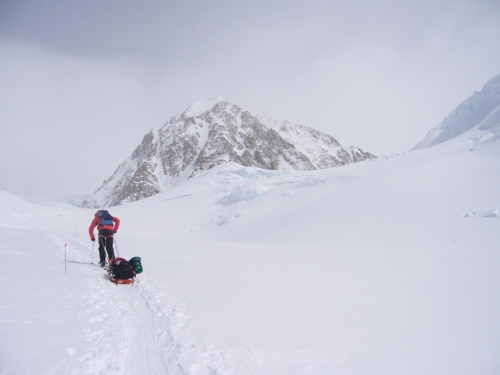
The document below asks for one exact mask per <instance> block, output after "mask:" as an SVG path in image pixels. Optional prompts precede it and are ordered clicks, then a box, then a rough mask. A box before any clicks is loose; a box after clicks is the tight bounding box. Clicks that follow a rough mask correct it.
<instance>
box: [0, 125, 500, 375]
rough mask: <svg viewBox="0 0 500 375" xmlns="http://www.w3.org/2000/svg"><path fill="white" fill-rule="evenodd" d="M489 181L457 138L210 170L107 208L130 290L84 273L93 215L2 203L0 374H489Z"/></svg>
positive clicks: (493, 146) (494, 332)
mask: <svg viewBox="0 0 500 375" xmlns="http://www.w3.org/2000/svg"><path fill="white" fill-rule="evenodd" d="M498 170H500V148H499V147H498V144H497V143H495V142H490V143H488V142H486V143H484V142H480V143H477V140H471V137H470V134H469V133H467V134H462V135H461V136H459V137H456V138H455V139H453V140H451V141H449V142H446V143H443V144H440V145H437V146H436V147H432V148H429V149H425V150H420V151H413V152H409V153H406V154H403V155H399V156H397V157H392V158H385V159H379V160H375V161H365V162H362V163H357V164H352V165H347V166H344V167H340V168H332V169H323V170H312V171H273V170H267V169H262V168H256V167H243V166H241V165H239V164H237V163H234V162H233V163H226V164H220V165H218V166H216V167H214V168H212V169H210V170H208V171H205V172H202V173H199V174H198V175H196V176H195V177H193V178H191V179H189V180H188V181H186V182H185V183H183V184H180V185H178V186H174V187H172V188H171V189H169V190H168V191H165V192H163V193H160V194H157V195H154V196H152V197H149V198H147V199H143V200H140V201H137V202H133V203H130V204H127V205H121V206H118V207H114V208H112V209H111V212H112V214H113V215H115V216H118V217H119V218H120V219H121V229H120V231H119V232H118V234H117V238H116V239H117V243H118V245H119V252H120V255H122V256H124V257H126V258H131V257H132V256H140V257H142V260H143V266H144V273H143V274H141V275H140V276H139V277H138V282H137V283H136V285H134V286H133V287H129V286H115V285H113V284H111V283H110V282H109V281H108V280H107V279H106V274H105V273H104V272H103V271H102V270H101V269H99V268H98V267H95V266H93V265H91V264H90V262H91V261H92V259H93V260H94V262H95V261H96V259H97V252H96V249H95V248H94V249H93V248H92V243H91V242H90V240H89V238H88V234H87V233H86V229H87V226H88V225H89V224H90V221H91V219H92V217H93V213H94V210H91V209H83V208H76V207H72V206H70V205H67V204H62V203H51V204H44V205H42V204H35V203H33V202H29V201H26V200H24V199H21V198H19V197H16V196H14V195H12V194H10V193H8V192H3V191H0V253H1V255H2V264H3V268H2V272H1V273H0V292H1V295H2V304H1V305H0V370H1V371H0V372H1V373H5V374H28V373H33V374H34V373H36V374H116V375H118V374H120V375H128V374H134V375H135V374H141V375H142V374H167V373H168V374H169V375H205V374H214V375H215V374H217V375H229V374H252V375H253V374H266V375H296V374H297V375H298V374H301V375H305V374H320V375H331V374H351V375H358V374H359V375H364V374H373V375H379V374H380V375H400V374H453V375H469V374H482V375H495V374H498V373H499V372H500V360H499V358H500V341H499V340H498V337H500V321H499V319H498V316H499V315H500V301H499V299H498V296H499V295H500V272H499V270H500V251H499V249H500V242H499V237H498V230H499V225H500V216H499V215H500V200H499V198H498V188H499V186H500V174H498V173H497V171H498ZM65 244H67V246H66V249H67V260H68V261H67V273H65V272H64V249H65V246H64V245H65ZM92 250H93V251H92ZM27 353H29V355H28V354H27Z"/></svg>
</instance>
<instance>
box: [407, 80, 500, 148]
mask: <svg viewBox="0 0 500 375" xmlns="http://www.w3.org/2000/svg"><path fill="white" fill-rule="evenodd" d="M472 128H477V129H478V130H479V131H480V132H479V134H480V135H479V136H478V138H477V139H476V141H480V142H487V141H489V140H491V139H492V138H494V139H498V138H499V129H500V74H498V75H497V76H495V77H493V78H492V79H490V80H489V81H488V82H487V83H486V84H485V85H484V87H483V88H482V89H481V91H479V92H475V93H474V94H473V95H472V96H471V97H469V98H468V99H467V100H465V101H464V102H462V103H461V104H460V105H459V106H458V107H457V108H455V109H454V110H453V112H451V114H450V115H449V116H448V117H446V118H445V119H444V120H443V122H441V124H439V125H438V126H437V127H436V128H434V129H433V130H431V131H430V132H429V133H428V134H427V136H426V137H425V138H424V139H423V140H422V141H420V142H419V143H418V144H417V145H416V146H415V147H414V148H413V149H414V150H420V149H424V148H427V147H431V146H435V145H437V144H440V143H443V142H446V141H448V140H450V139H453V138H455V137H458V136H459V135H461V134H463V133H465V132H467V131H469V130H471V129H472ZM481 132H482V133H481Z"/></svg>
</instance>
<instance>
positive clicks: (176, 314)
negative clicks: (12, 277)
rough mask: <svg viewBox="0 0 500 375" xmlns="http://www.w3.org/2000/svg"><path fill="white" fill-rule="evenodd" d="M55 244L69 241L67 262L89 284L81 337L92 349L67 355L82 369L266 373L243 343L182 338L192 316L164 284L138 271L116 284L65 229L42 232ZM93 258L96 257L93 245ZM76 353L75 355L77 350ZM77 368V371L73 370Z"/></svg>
mask: <svg viewBox="0 0 500 375" xmlns="http://www.w3.org/2000/svg"><path fill="white" fill-rule="evenodd" d="M46 233H47V234H48V235H49V236H50V238H51V239H52V241H53V242H54V243H55V244H56V245H57V246H59V247H63V246H64V244H67V257H68V261H70V262H71V260H70V259H74V261H72V262H73V263H77V264H79V265H81V267H75V266H72V267H71V272H75V270H77V271H78V272H79V273H80V274H82V279H84V280H85V281H86V282H87V285H88V287H89V288H90V289H91V291H92V292H91V293H90V297H89V298H88V300H87V301H86V303H87V305H89V306H90V308H91V309H92V310H93V312H94V314H93V317H92V318H90V319H89V327H91V328H85V329H83V330H82V332H81V337H82V338H83V339H84V340H85V341H87V342H90V343H92V345H91V347H90V350H88V351H87V352H85V353H79V352H78V353H77V351H76V350H75V349H74V348H67V349H66V351H67V352H68V354H70V355H72V356H74V357H75V359H76V360H77V361H79V362H82V363H83V368H84V372H83V373H84V374H103V375H104V374H116V375H118V374H120V375H123V374H151V375H153V374H171V375H229V374H264V373H263V372H262V371H263V370H262V369H259V368H256V366H255V365H254V363H255V361H254V359H253V356H252V353H251V352H250V350H249V349H247V348H245V347H234V348H218V347H216V346H215V345H212V344H210V343H203V342H195V341H194V340H191V339H189V338H187V339H186V338H183V337H184V336H186V335H185V332H186V331H187V332H188V331H189V329H190V327H189V320H190V318H189V317H188V316H187V315H186V314H185V313H184V306H183V304H182V303H180V302H179V301H175V300H174V299H173V298H169V297H167V296H166V294H165V293H161V292H159V291H161V290H164V288H163V286H162V285H159V283H156V282H155V281H154V280H149V279H148V278H147V276H146V275H139V276H138V278H137V279H136V281H135V283H134V284H133V285H131V286H130V285H114V284H113V283H111V282H110V281H109V277H108V275H107V273H105V272H104V270H102V269H101V268H100V267H99V266H97V264H92V263H91V262H89V259H90V258H91V251H92V250H91V248H90V246H89V245H88V243H87V242H86V241H85V243H84V242H83V241H81V240H78V239H75V238H72V237H71V236H69V235H68V234H66V233H64V232H46ZM94 246H95V247H94V258H95V259H94V262H95V263H97V262H98V258H97V257H98V255H96V254H97V244H95V245H94ZM77 354H78V355H77ZM72 373H79V372H72Z"/></svg>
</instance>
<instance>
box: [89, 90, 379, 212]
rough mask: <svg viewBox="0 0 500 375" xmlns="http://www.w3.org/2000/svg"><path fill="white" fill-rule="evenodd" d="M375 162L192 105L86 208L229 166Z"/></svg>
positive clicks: (213, 104)
mask: <svg viewBox="0 0 500 375" xmlns="http://www.w3.org/2000/svg"><path fill="white" fill-rule="evenodd" d="M372 158H375V156H374V155H372V154H370V153H368V152H364V151H363V150H361V149H359V148H356V147H350V148H348V149H346V148H343V147H342V146H341V145H340V144H339V142H338V141H337V140H336V139H335V138H333V137H332V136H330V135H327V134H325V133H322V132H320V131H318V130H314V129H312V128H309V127H306V126H301V125H294V124H292V123H290V122H288V121H277V120H274V119H272V118H269V117H268V116H266V115H263V114H257V113H254V112H250V111H248V110H245V109H242V108H240V107H239V106H237V105H235V104H233V103H230V102H228V101H227V100H225V99H223V98H213V99H209V100H204V101H200V102H197V103H195V104H193V105H192V106H190V107H189V108H187V109H186V110H185V111H183V112H181V113H179V114H178V115H176V116H174V117H172V118H171V119H170V120H169V121H168V122H167V123H166V124H165V125H163V126H162V127H161V128H159V129H153V130H151V131H150V132H149V133H147V134H146V135H145V136H144V138H143V140H142V142H141V143H140V144H139V145H138V146H137V148H136V149H135V150H134V151H133V152H132V155H131V156H130V157H129V158H128V159H127V160H125V161H124V162H123V163H122V164H120V166H119V167H118V168H117V170H116V171H115V172H114V173H113V175H112V176H111V177H110V178H108V179H107V180H106V181H105V182H104V183H103V184H102V185H101V186H100V187H99V188H98V189H97V191H96V192H95V193H94V194H92V196H91V197H90V198H89V199H88V200H86V201H85V202H84V203H83V206H84V207H103V206H116V205H120V204H123V203H126V202H132V201H136V200H139V199H144V198H147V197H150V196H152V195H155V194H158V193H160V192H162V191H165V190H166V189H169V188H170V187H172V186H175V185H178V184H180V183H182V182H183V181H186V180H188V179H190V178H193V177H195V176H196V175H198V174H200V173H201V172H203V171H206V170H208V169H210V168H213V167H214V166H216V165H219V164H222V163H225V162H235V163H238V164H240V165H242V166H253V167H257V168H262V169H268V170H280V169H281V170H314V169H323V168H331V167H338V166H341V165H346V164H350V163H355V162H360V161H363V160H367V159H372Z"/></svg>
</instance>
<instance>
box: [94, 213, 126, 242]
mask: <svg viewBox="0 0 500 375" xmlns="http://www.w3.org/2000/svg"><path fill="white" fill-rule="evenodd" d="M98 212H99V211H97V212H96V213H95V215H94V220H92V223H90V227H89V234H90V239H91V240H95V236H94V228H95V227H97V229H98V230H102V229H108V230H111V231H113V232H115V233H116V232H118V228H119V227H120V219H118V218H117V217H114V216H113V221H114V224H111V225H102V219H101V218H100V217H99V215H98V214H97V213H98Z"/></svg>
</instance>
